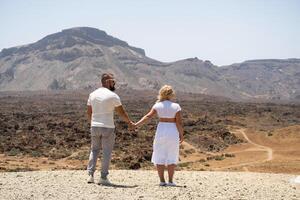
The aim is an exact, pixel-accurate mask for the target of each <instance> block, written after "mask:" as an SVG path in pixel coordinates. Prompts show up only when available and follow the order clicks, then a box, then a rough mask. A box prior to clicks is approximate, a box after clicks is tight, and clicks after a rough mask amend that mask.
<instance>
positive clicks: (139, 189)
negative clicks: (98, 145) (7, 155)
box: [0, 170, 300, 200]
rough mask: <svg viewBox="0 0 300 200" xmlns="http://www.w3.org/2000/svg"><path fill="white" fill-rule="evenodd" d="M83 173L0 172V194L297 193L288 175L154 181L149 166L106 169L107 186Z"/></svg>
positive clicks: (194, 175) (188, 174)
mask: <svg viewBox="0 0 300 200" xmlns="http://www.w3.org/2000/svg"><path fill="white" fill-rule="evenodd" d="M86 176H87V175H86V172H83V171H39V172H18V173H1V174H0V189H1V197H0V199H121V198H122V199H125V200H127V199H128V200H131V199H188V200H191V199H249V200H250V199H261V200H263V199H274V200H277V199H278V200H279V199H290V200H296V199H299V198H300V187H299V184H296V183H293V182H292V180H294V179H295V177H296V176H294V175H284V174H266V173H249V172H248V173H247V172H243V173H237V172H199V171H198V172H195V171H194V172H193V171H180V172H177V173H176V175H175V176H176V183H177V185H178V186H177V187H159V186H158V178H157V174H156V172H155V171H142V170H139V171H135V170H130V171H125V170H116V171H111V174H110V180H111V181H112V183H114V185H113V186H112V187H106V186H99V185H97V184H87V183H86ZM96 181H98V177H96ZM16 188H17V189H16Z"/></svg>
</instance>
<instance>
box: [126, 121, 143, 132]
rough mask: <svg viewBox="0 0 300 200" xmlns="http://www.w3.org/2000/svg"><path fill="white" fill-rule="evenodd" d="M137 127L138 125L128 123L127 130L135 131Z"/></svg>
mask: <svg viewBox="0 0 300 200" xmlns="http://www.w3.org/2000/svg"><path fill="white" fill-rule="evenodd" d="M139 125H140V124H139V123H134V122H132V121H130V122H128V129H129V130H131V131H132V130H134V131H135V130H136V129H137V128H138V126H139Z"/></svg>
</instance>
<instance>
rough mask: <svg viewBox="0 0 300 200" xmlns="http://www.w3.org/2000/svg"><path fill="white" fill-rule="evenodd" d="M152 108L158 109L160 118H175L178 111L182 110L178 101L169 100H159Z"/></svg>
mask: <svg viewBox="0 0 300 200" xmlns="http://www.w3.org/2000/svg"><path fill="white" fill-rule="evenodd" d="M152 108H153V109H155V110H156V112H157V115H158V117H159V118H175V115H176V113H177V112H178V111H180V110H181V108H180V105H179V104H178V103H174V102H172V101H169V100H165V101H161V102H157V103H156V104H154V106H153V107H152Z"/></svg>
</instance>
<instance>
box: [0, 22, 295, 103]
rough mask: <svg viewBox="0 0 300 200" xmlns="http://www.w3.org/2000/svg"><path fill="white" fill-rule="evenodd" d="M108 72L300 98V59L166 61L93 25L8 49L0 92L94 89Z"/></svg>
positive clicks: (185, 86) (241, 94)
mask: <svg viewBox="0 0 300 200" xmlns="http://www.w3.org/2000/svg"><path fill="white" fill-rule="evenodd" d="M107 71H109V72H112V73H114V74H115V75H116V77H117V79H118V84H119V86H121V87H126V88H134V89H155V90H157V89H158V88H160V86H161V85H163V84H171V85H173V86H174V87H175V89H176V90H177V91H184V92H191V93H201V94H209V95H216V96H224V97H229V98H232V99H237V100H238V99H280V100H295V99H296V100H297V99H298V100H299V99H300V78H299V77H300V59H287V60H277V59H274V60H252V61H246V62H243V63H239V64H233V65H230V66H222V67H218V66H216V65H213V64H212V63H211V62H210V61H203V60H200V59H198V58H188V59H184V60H179V61H176V62H170V63H164V62H160V61H157V60H154V59H152V58H149V57H147V56H146V54H145V51H144V50H143V49H141V48H137V47H133V46H130V45H129V44H128V43H127V42H125V41H122V40H120V39H117V38H114V37H112V36H110V35H107V34H106V33H105V32H104V31H101V30H98V29H95V28H89V27H78V28H71V29H66V30H63V31H61V32H58V33H54V34H51V35H48V36H46V37H45V38H43V39H41V40H39V41H37V42H36V43H32V44H28V45H23V46H19V47H12V48H8V49H3V50H2V51H1V52H0V91H11V90H12V91H24V90H64V89H68V90H69V89H92V88H96V87H97V86H98V85H97V84H99V83H97V81H99V75H100V74H101V73H103V72H107Z"/></svg>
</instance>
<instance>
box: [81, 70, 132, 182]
mask: <svg viewBox="0 0 300 200" xmlns="http://www.w3.org/2000/svg"><path fill="white" fill-rule="evenodd" d="M101 83H102V87H100V88H98V89H97V90H95V91H94V92H92V93H91V94H90V95H89V99H88V101H87V114H88V120H89V121H90V122H91V152H90V157H89V163H88V167H87V170H88V174H89V178H88V183H94V172H95V168H96V163H97V158H98V155H99V152H100V144H101V143H102V144H101V145H102V151H103V152H102V154H103V155H102V163H101V165H102V166H101V177H100V180H99V182H98V184H102V185H109V184H110V182H109V180H108V178H107V175H108V169H109V164H110V160H111V153H112V150H113V146H114V143H115V132H114V130H115V125H114V119H113V116H114V111H116V112H117V114H118V115H119V116H121V117H122V118H123V119H124V121H125V122H127V123H128V125H129V127H133V126H134V123H133V122H132V121H131V120H130V119H129V117H128V115H127V113H126V111H125V110H124V108H123V106H122V104H121V101H120V97H119V96H118V95H117V94H116V93H114V92H113V91H114V90H115V80H114V76H113V74H109V73H105V74H103V75H102V77H101ZM101 140H102V141H101Z"/></svg>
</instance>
